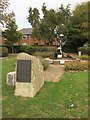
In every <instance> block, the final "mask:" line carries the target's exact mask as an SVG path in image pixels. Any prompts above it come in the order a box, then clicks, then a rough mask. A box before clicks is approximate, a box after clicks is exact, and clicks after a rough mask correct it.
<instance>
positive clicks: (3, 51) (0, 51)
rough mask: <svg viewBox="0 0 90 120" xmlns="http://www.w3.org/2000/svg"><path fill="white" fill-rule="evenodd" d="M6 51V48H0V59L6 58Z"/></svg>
mask: <svg viewBox="0 0 90 120" xmlns="http://www.w3.org/2000/svg"><path fill="white" fill-rule="evenodd" d="M7 56H8V49H7V48H6V47H0V57H7Z"/></svg>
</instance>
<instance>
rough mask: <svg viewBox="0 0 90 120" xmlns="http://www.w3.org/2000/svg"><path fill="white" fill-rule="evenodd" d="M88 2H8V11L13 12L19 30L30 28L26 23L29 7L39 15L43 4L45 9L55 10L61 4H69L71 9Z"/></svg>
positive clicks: (51, 0) (59, 0)
mask: <svg viewBox="0 0 90 120" xmlns="http://www.w3.org/2000/svg"><path fill="white" fill-rule="evenodd" d="M85 1H88V0H10V7H9V10H10V12H11V11H14V12H15V16H16V24H17V25H18V28H19V29H22V28H28V27H31V26H30V23H28V21H27V16H28V9H29V7H32V8H35V7H36V8H37V9H38V10H39V12H40V13H41V11H40V10H41V7H42V5H43V3H46V6H47V9H50V8H53V9H55V10H56V9H57V8H58V7H60V5H61V4H63V5H64V6H67V5H68V4H71V9H74V7H75V6H76V5H77V4H78V3H81V2H85Z"/></svg>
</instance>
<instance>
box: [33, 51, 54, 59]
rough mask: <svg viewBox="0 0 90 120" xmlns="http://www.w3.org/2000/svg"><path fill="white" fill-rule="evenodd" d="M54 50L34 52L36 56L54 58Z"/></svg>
mask: <svg viewBox="0 0 90 120" xmlns="http://www.w3.org/2000/svg"><path fill="white" fill-rule="evenodd" d="M53 54H54V53H53V52H51V51H50V52H35V53H34V56H40V57H43V58H46V57H49V58H53Z"/></svg>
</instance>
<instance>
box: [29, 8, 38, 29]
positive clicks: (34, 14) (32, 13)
mask: <svg viewBox="0 0 90 120" xmlns="http://www.w3.org/2000/svg"><path fill="white" fill-rule="evenodd" d="M28 12H29V17H28V18H27V19H28V22H30V23H31V25H32V27H36V26H37V24H38V22H39V19H40V17H39V11H38V9H37V8H34V9H32V8H31V7H30V8H29V11H28Z"/></svg>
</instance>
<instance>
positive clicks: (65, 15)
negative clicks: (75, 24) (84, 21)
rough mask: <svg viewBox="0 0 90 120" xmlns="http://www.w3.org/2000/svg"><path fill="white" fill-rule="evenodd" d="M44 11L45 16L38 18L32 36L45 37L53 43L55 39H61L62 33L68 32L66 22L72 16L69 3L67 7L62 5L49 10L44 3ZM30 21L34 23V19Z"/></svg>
mask: <svg viewBox="0 0 90 120" xmlns="http://www.w3.org/2000/svg"><path fill="white" fill-rule="evenodd" d="M42 12H43V18H42V19H39V20H38V24H37V25H36V26H35V27H34V29H33V32H32V36H33V37H36V38H39V39H40V38H41V39H44V40H46V41H48V42H49V43H50V44H52V43H53V41H54V39H56V38H58V39H60V34H62V33H63V34H65V35H66V33H67V26H66V23H67V22H68V19H69V16H70V9H69V5H68V6H67V7H66V8H64V6H63V5H61V7H59V9H58V10H53V9H50V10H47V7H46V5H45V3H44V4H43V6H42ZM29 13H30V12H29ZM31 19H32V17H31ZM33 19H34V17H33ZM34 21H35V20H34ZM29 22H30V23H31V24H32V21H29ZM36 23H37V22H36ZM32 27H33V25H32Z"/></svg>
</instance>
